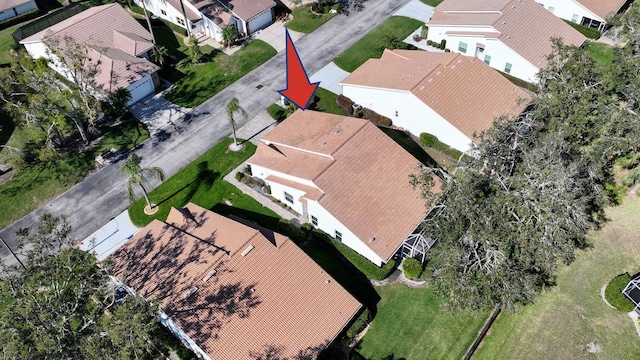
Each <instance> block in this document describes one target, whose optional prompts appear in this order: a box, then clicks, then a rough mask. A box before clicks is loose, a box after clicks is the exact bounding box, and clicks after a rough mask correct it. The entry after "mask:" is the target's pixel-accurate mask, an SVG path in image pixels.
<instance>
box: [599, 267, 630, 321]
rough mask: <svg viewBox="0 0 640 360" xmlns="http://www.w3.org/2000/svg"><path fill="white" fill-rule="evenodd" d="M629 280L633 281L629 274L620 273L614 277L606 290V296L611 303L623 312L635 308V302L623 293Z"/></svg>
mask: <svg viewBox="0 0 640 360" xmlns="http://www.w3.org/2000/svg"><path fill="white" fill-rule="evenodd" d="M629 281H631V276H629V274H627V273H625V274H620V275H618V276H616V277H614V278H613V280H611V281H610V282H609V284H607V287H606V288H605V290H604V297H605V299H606V300H607V302H608V303H609V305H611V306H613V307H614V308H616V309H618V310H620V311H622V312H629V311H633V309H634V306H633V303H632V302H631V301H630V300H629V299H627V297H626V296H625V295H624V294H623V293H622V290H623V289H624V287H625V286H627V284H628V283H629Z"/></svg>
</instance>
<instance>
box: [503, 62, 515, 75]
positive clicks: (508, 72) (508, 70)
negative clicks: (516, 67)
mask: <svg viewBox="0 0 640 360" xmlns="http://www.w3.org/2000/svg"><path fill="white" fill-rule="evenodd" d="M512 66H513V65H511V63H506V64H504V72H506V73H507V74H511V67H512Z"/></svg>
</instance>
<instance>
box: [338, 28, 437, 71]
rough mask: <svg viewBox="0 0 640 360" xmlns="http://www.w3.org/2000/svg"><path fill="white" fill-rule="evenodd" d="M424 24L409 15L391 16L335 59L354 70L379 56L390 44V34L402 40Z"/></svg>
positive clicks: (347, 68)
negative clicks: (388, 40) (388, 39)
mask: <svg viewBox="0 0 640 360" xmlns="http://www.w3.org/2000/svg"><path fill="white" fill-rule="evenodd" d="M422 25H424V23H423V22H421V21H418V20H414V19H410V18H408V17H404V16H391V17H390V18H388V19H387V20H385V21H384V22H382V23H381V24H380V25H378V26H377V27H376V28H375V29H373V30H371V31H370V32H369V33H367V34H366V35H365V36H364V37H363V38H362V39H360V40H359V41H358V42H357V43H355V44H353V45H352V46H351V47H350V48H349V49H347V50H346V51H345V52H343V53H342V54H340V55H338V56H336V58H335V59H334V60H333V61H334V62H335V63H336V65H338V67H340V68H341V69H343V70H344V71H348V72H352V71H354V70H355V69H357V68H358V67H359V66H360V65H362V64H363V63H364V62H365V61H367V60H368V59H371V58H379V57H380V56H381V55H382V52H383V51H384V48H385V47H387V46H388V45H387V41H386V38H387V37H388V36H392V37H396V38H397V39H398V40H400V41H402V40H404V39H405V38H406V37H407V36H409V35H410V34H411V33H412V32H413V31H414V30H415V29H417V28H419V27H420V26H422Z"/></svg>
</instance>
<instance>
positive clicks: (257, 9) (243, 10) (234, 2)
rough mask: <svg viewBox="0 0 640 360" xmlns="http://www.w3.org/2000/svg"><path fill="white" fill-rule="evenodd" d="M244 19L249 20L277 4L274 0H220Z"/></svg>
mask: <svg viewBox="0 0 640 360" xmlns="http://www.w3.org/2000/svg"><path fill="white" fill-rule="evenodd" d="M218 1H219V2H220V3H221V4H223V5H224V6H226V7H227V8H228V9H229V10H231V11H232V12H233V13H234V14H236V15H237V16H238V17H239V18H241V19H242V20H244V21H249V20H251V19H253V18H254V17H256V16H257V15H260V13H261V12H263V11H265V10H268V9H271V8H272V7H275V6H276V2H275V1H274V0H218Z"/></svg>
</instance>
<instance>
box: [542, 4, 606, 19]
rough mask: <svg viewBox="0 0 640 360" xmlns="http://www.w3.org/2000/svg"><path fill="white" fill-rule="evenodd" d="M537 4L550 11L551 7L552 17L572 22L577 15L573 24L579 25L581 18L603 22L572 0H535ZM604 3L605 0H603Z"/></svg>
mask: <svg viewBox="0 0 640 360" xmlns="http://www.w3.org/2000/svg"><path fill="white" fill-rule="evenodd" d="M535 1H536V2H537V3H538V4H540V5H542V6H544V8H545V9H547V10H549V11H551V9H550V7H553V11H552V13H553V15H555V16H557V17H559V18H561V19H565V20H569V21H573V19H574V18H573V16H574V15H578V19H577V20H576V21H574V22H575V23H578V24H580V23H581V21H582V18H583V17H588V18H590V19H594V20H598V21H604V20H605V19H602V18H601V17H599V16H598V15H596V14H594V13H592V12H591V11H590V10H589V9H587V8H585V7H584V6H582V5H581V4H578V3H577V2H576V1H574V0H535ZM603 1H606V0H603Z"/></svg>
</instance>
